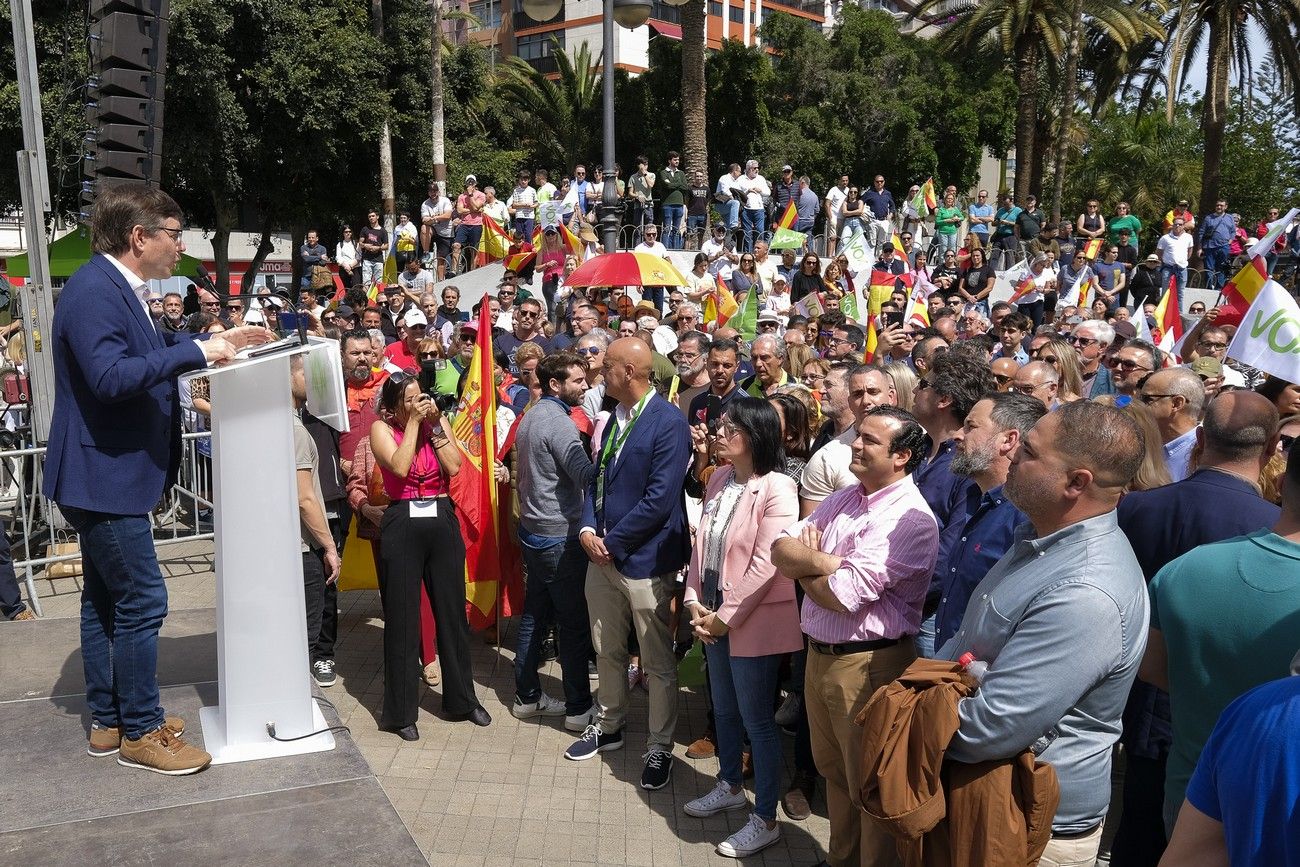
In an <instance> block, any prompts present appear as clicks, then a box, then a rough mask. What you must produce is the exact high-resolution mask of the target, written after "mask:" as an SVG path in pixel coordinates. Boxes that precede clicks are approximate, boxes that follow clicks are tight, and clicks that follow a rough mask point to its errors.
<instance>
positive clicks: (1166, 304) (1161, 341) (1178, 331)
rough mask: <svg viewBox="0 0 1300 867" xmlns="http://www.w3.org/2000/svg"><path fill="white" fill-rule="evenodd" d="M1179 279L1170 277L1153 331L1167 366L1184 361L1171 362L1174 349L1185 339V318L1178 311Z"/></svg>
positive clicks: (1157, 306) (1157, 311) (1157, 307)
mask: <svg viewBox="0 0 1300 867" xmlns="http://www.w3.org/2000/svg"><path fill="white" fill-rule="evenodd" d="M1176 290H1177V277H1176V276H1175V275H1172V274H1171V275H1169V286H1168V288H1166V289H1165V294H1164V296H1163V297H1161V299H1160V303H1159V304H1158V305H1156V327H1155V329H1154V330H1153V331H1152V335H1151V336H1152V337H1154V338H1155V341H1156V346H1158V347H1160V351H1161V352H1163V353H1165V361H1166V366H1167V365H1168V364H1170V363H1172V364H1178V363H1180V362H1181V360H1182V359H1177V360H1173V361H1171V359H1173V358H1174V354H1173V352H1174V348H1175V347H1177V346H1178V343H1179V341H1181V340H1182V339H1183V317H1182V316H1181V315H1180V314H1179V310H1178V292H1177V291H1176Z"/></svg>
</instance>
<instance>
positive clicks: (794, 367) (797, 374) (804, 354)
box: [782, 343, 817, 382]
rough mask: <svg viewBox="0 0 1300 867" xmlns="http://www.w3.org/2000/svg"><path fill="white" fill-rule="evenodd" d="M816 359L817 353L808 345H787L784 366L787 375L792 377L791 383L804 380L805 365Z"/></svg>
mask: <svg viewBox="0 0 1300 867" xmlns="http://www.w3.org/2000/svg"><path fill="white" fill-rule="evenodd" d="M816 357H817V355H816V353H814V352H813V351H812V348H811V347H809V346H808V344H806V343H787V344H786V345H785V362H784V364H783V365H782V366H783V367H784V368H785V372H786V375H787V376H789V377H790V381H791V382H798V381H799V380H800V379H802V378H803V369H804V365H806V364H807V363H808V362H810V361H812V360H813V359H814V358H816Z"/></svg>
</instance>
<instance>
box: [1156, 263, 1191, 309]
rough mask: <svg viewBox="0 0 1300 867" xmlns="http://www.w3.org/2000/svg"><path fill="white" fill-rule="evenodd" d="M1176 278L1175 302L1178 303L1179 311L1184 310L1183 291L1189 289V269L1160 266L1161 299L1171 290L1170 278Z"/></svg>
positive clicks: (1175, 266)
mask: <svg viewBox="0 0 1300 867" xmlns="http://www.w3.org/2000/svg"><path fill="white" fill-rule="evenodd" d="M1171 276H1172V277H1173V278H1174V281H1175V282H1174V300H1175V301H1177V302H1178V311H1179V312H1180V313H1181V312H1182V309H1183V290H1184V289H1186V288H1187V269H1186V268H1179V267H1178V266H1177V265H1166V264H1163V263H1162V264H1161V265H1160V297H1161V298H1163V297H1164V295H1165V290H1166V289H1168V288H1169V278H1170V277H1171Z"/></svg>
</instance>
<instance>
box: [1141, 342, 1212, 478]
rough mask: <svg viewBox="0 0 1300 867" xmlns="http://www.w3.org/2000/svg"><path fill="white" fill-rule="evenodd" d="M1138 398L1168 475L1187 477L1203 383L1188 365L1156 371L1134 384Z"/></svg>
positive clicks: (1203, 397)
mask: <svg viewBox="0 0 1300 867" xmlns="http://www.w3.org/2000/svg"><path fill="white" fill-rule="evenodd" d="M1137 396H1138V400H1140V401H1142V402H1143V403H1145V404H1146V405H1147V409H1149V410H1150V411H1151V416H1152V417H1153V418H1154V419H1155V422H1156V426H1157V427H1159V428H1160V437H1161V439H1162V440H1164V447H1165V465H1166V466H1167V467H1168V468H1169V476H1170V478H1172V479H1173V480H1174V481H1175V482H1181V481H1182V480H1183V479H1185V478H1187V476H1188V467H1189V466H1190V464H1191V462H1192V449H1193V448H1195V447H1196V426H1197V425H1198V424H1199V423H1200V421H1201V410H1202V409H1203V408H1204V406H1205V386H1204V385H1203V384H1202V383H1201V378H1200V377H1199V376H1197V375H1196V374H1195V373H1192V371H1191V370H1190V369H1189V368H1186V367H1170V368H1167V369H1165V370H1157V371H1156V372H1155V373H1153V374H1151V375H1150V376H1148V377H1147V378H1146V379H1144V380H1142V382H1141V384H1140V385H1139V386H1138V395H1137Z"/></svg>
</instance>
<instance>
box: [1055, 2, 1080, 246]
mask: <svg viewBox="0 0 1300 867" xmlns="http://www.w3.org/2000/svg"><path fill="white" fill-rule="evenodd" d="M1073 6H1074V8H1073V9H1072V10H1071V11H1070V35H1069V41H1068V43H1067V47H1066V54H1065V77H1064V79H1062V81H1061V121H1060V125H1059V126H1058V127H1057V132H1056V160H1055V163H1056V164H1055V165H1054V166H1053V167H1052V168H1053V171H1054V172H1055V174H1056V181H1055V183H1054V184H1053V185H1052V222H1058V221H1059V220H1060V219H1061V199H1062V198H1064V196H1065V167H1066V163H1067V162H1068V160H1069V153H1070V130H1071V128H1072V127H1073V126H1074V98H1075V93H1076V91H1077V89H1078V82H1077V81H1075V77H1076V76H1077V75H1078V73H1079V32H1080V31H1081V30H1083V0H1074V4H1073Z"/></svg>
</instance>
